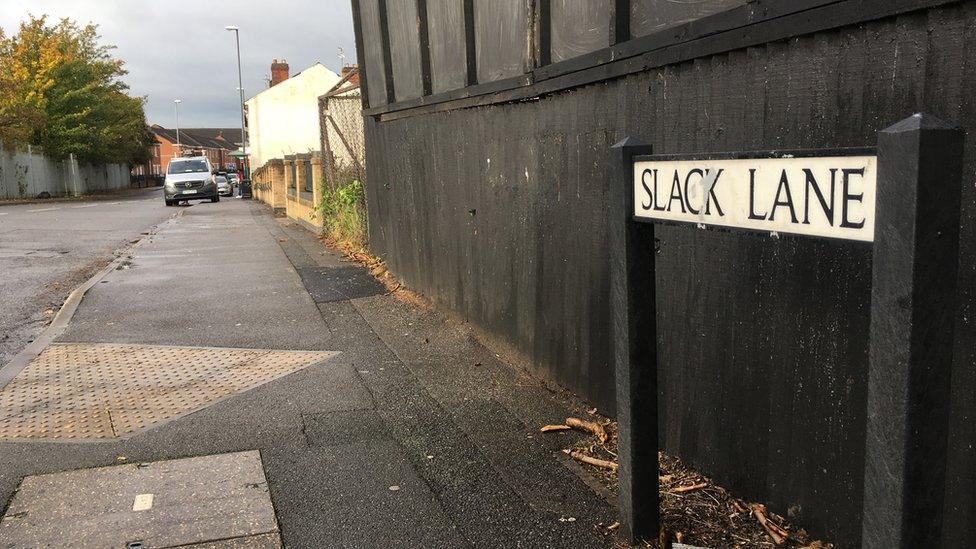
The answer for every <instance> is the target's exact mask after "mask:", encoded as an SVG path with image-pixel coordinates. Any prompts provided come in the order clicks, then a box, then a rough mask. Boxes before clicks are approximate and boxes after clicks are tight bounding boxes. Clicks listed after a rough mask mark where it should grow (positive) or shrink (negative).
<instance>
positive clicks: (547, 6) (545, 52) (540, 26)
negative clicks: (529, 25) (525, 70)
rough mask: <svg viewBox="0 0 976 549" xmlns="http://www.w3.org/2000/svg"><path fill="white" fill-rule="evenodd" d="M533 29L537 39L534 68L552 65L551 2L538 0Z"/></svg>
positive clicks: (550, 0)
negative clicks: (537, 49)
mask: <svg viewBox="0 0 976 549" xmlns="http://www.w3.org/2000/svg"><path fill="white" fill-rule="evenodd" d="M536 9H537V10H538V11H537V15H536V21H535V29H536V31H535V32H536V33H537V36H538V39H539V44H538V47H539V51H538V52H536V66H537V67H544V66H546V65H548V64H550V63H552V0H538V4H537V8H536Z"/></svg>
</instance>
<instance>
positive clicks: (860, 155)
mask: <svg viewBox="0 0 976 549" xmlns="http://www.w3.org/2000/svg"><path fill="white" fill-rule="evenodd" d="M836 152H838V151H830V152H827V153H826V154H825V153H824V152H818V151H794V152H769V153H759V154H756V153H751V154H740V155H736V154H727V155H699V156H695V157H692V156H686V155H685V156H678V155H655V156H645V157H638V158H636V159H635V162H634V175H633V178H634V179H633V192H634V200H633V204H634V211H633V215H634V217H635V218H636V219H637V220H638V221H642V220H647V221H650V220H654V221H670V222H678V223H693V224H696V225H698V226H701V227H706V226H720V227H734V228H740V229H747V230H752V231H761V232H766V233H772V234H780V233H792V234H801V235H809V236H819V237H828V238H839V239H845V240H859V241H865V242H871V241H873V240H874V209H875V208H874V206H875V197H876V195H875V192H876V188H875V186H876V183H877V158H876V157H875V156H874V154H873V153H872V152H871V151H870V150H867V149H854V150H848V151H844V150H842V151H840V152H841V154H835V153H836ZM845 153H847V154H845ZM815 155H816V156H815Z"/></svg>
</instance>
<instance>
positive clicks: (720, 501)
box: [539, 410, 833, 549]
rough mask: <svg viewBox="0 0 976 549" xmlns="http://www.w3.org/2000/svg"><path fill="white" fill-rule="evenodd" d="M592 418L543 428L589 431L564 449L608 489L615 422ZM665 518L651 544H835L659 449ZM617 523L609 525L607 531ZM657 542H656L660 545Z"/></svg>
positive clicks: (814, 548)
mask: <svg viewBox="0 0 976 549" xmlns="http://www.w3.org/2000/svg"><path fill="white" fill-rule="evenodd" d="M587 413H588V414H589V415H591V416H595V417H593V418H592V419H580V418H567V419H566V422H565V423H564V424H553V425H545V426H543V427H541V428H540V429H539V430H540V431H541V432H543V433H563V432H566V431H570V430H576V431H581V432H583V433H586V434H587V435H590V436H587V437H586V438H584V439H583V440H580V441H578V442H577V443H576V444H575V445H574V447H573V448H568V449H564V450H563V453H564V454H566V455H567V456H569V457H571V458H572V459H574V460H576V461H578V462H580V463H584V464H586V465H589V466H592V467H594V468H593V469H588V470H589V471H590V472H591V473H593V475H594V476H595V477H596V478H597V479H598V480H599V481H600V482H601V483H602V484H603V485H604V486H606V487H607V488H608V489H610V490H612V491H615V490H616V482H617V468H618V464H617V454H616V449H617V448H616V442H617V437H616V427H617V426H616V424H615V423H612V422H610V421H609V420H605V419H603V420H601V419H600V418H599V416H597V415H596V411H595V410H592V411H591V410H588V411H587ZM658 457H659V466H660V470H661V474H660V476H659V477H658V482H659V484H660V498H661V522H662V524H663V526H664V533H663V537H662V539H661V540H654V541H653V542H651V543H650V544H649V545H648V546H649V547H654V546H657V547H666V546H668V544H669V543H668V542H669V541H677V542H679V543H686V544H690V545H696V546H702V547H739V548H746V547H767V548H768V547H777V548H779V547H783V548H786V547H789V548H792V549H831V548H832V547H833V545H831V544H829V543H823V542H821V541H810V540H808V537H807V533H806V532H805V531H804V530H802V529H792V527H791V526H790V525H789V523H788V522H787V521H786V520H785V519H783V518H782V517H780V516H779V515H776V514H775V513H772V512H770V511H769V510H767V509H766V507H765V506H764V505H762V504H760V503H746V502H744V501H743V500H741V499H738V498H735V497H733V496H731V495H730V494H729V493H728V492H727V491H726V490H725V489H724V488H722V487H721V486H717V485H715V484H714V483H712V481H711V479H709V478H707V477H705V476H703V475H701V474H699V473H697V472H696V471H694V470H692V469H689V468H687V467H685V466H684V465H683V464H682V463H681V461H680V460H678V459H676V458H673V457H671V456H668V455H667V454H664V453H663V452H661V453H659V454H658ZM613 530H614V528H606V529H605V532H606V533H607V534H608V535H611V534H612V533H613ZM655 544H656V545H655Z"/></svg>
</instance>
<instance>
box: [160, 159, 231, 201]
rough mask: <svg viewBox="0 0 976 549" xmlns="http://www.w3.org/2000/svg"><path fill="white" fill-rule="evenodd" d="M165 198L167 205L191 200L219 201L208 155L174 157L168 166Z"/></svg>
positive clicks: (164, 190)
mask: <svg viewBox="0 0 976 549" xmlns="http://www.w3.org/2000/svg"><path fill="white" fill-rule="evenodd" d="M163 199H164V200H165V201H166V205H167V206H174V205H176V204H177V203H179V202H185V201H189V200H209V201H211V202H219V201H220V195H219V194H218V193H217V182H216V181H215V176H214V169H213V166H211V164H210V161H209V160H207V157H206V156H192V157H186V158H174V159H173V160H170V162H169V166H168V167H167V168H166V183H165V184H164V185H163Z"/></svg>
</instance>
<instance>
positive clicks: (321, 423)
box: [0, 201, 614, 547]
mask: <svg viewBox="0 0 976 549" xmlns="http://www.w3.org/2000/svg"><path fill="white" fill-rule="evenodd" d="M183 211H184V215H182V216H181V217H180V218H178V219H176V220H174V221H172V222H170V223H169V224H167V225H165V226H163V227H162V228H161V229H160V231H159V232H158V234H156V235H155V236H154V237H152V239H151V241H150V242H146V243H145V244H144V245H143V246H141V247H140V248H139V249H138V251H137V253H135V254H134V257H133V258H132V261H131V265H130V268H126V269H121V270H118V271H114V272H112V273H111V274H110V275H109V276H108V277H106V279H105V281H104V283H102V284H97V285H96V286H95V288H93V289H92V291H91V292H90V293H89V295H88V296H87V297H86V298H85V300H84V301H83V302H82V305H81V306H80V308H79V310H78V313H77V314H76V316H75V317H74V319H73V320H72V323H71V324H70V325H69V327H68V330H67V331H66V333H65V334H64V336H63V337H62V341H64V342H68V341H70V342H77V343H93V342H102V343H128V344H141V345H145V344H156V345H180V346H210V347H246V348H258V349H289V350H307V351H339V352H340V353H341V354H339V355H338V356H337V357H335V358H332V359H330V360H328V361H327V362H324V363H322V364H317V365H314V366H310V367H307V368H304V369H301V370H298V371H296V372H294V373H291V374H289V375H287V376H285V377H281V378H278V379H276V380H274V381H270V382H267V383H265V384H263V385H260V386H258V387H257V388H254V389H251V390H249V391H247V392H244V393H239V394H236V395H235V396H232V397H230V398H227V399H225V400H222V401H220V402H218V403H216V404H213V405H211V406H209V407H206V408H204V409H202V410H199V411H197V412H195V413H192V414H190V415H186V416H183V417H181V418H179V419H175V420H173V421H169V422H167V423H163V424H161V425H158V426H155V427H153V428H150V429H148V430H147V431H144V432H142V433H141V434H138V435H136V436H133V437H132V438H129V439H125V440H118V439H110V440H107V441H104V442H96V443H81V444H65V443H54V442H37V441H34V442H19V441H18V442H13V441H3V440H0V502H4V506H5V507H6V505H9V498H10V496H11V495H12V494H13V492H14V490H15V489H16V486H17V484H18V483H19V481H20V479H21V478H22V477H24V476H26V475H32V474H37V473H46V472H54V471H62V470H68V469H76V468H82V467H93V466H102V465H111V464H115V463H117V462H118V460H119V456H124V457H125V459H126V461H128V462H132V461H155V460H160V459H169V458H178V457H186V456H197V455H206V454H215V453H223V452H232V451H245V450H260V452H261V458H262V461H263V463H264V468H265V472H266V475H267V479H268V483H269V487H270V492H271V496H272V500H273V503H274V507H275V511H276V514H277V517H278V521H279V524H280V529H281V533H282V539H283V541H284V543H285V545H286V546H289V547H598V546H609V545H612V540H611V538H610V537H609V536H608V535H607V534H606V533H605V531H604V530H602V529H601V528H598V527H597V525H598V524H599V523H602V524H608V523H610V522H612V521H613V520H614V511H613V508H612V506H611V504H610V503H608V502H607V501H606V500H605V499H604V498H603V497H602V496H601V495H599V494H598V493H597V492H596V491H594V490H593V489H591V488H590V487H589V486H588V485H587V482H585V480H587V478H586V475H585V473H583V472H582V471H581V470H579V469H578V468H575V467H573V466H571V465H570V466H567V465H566V464H565V463H564V461H563V460H562V459H561V455H560V454H559V449H560V448H563V447H567V446H569V445H570V444H571V443H572V441H573V440H574V439H573V437H574V436H575V435H573V434H564V435H540V434H539V433H538V427H539V426H540V425H542V424H546V423H558V422H561V421H562V420H563V419H564V418H565V417H566V416H567V415H571V414H574V413H578V411H576V409H574V407H575V406H579V405H580V404H581V403H576V402H571V401H565V400H563V399H562V398H560V397H559V395H556V394H554V393H551V392H550V391H548V390H547V389H546V388H545V387H543V386H542V385H541V384H540V383H538V382H536V381H534V380H532V379H531V378H530V377H528V376H525V375H521V374H519V372H517V371H516V370H514V369H513V368H511V367H510V366H508V365H506V364H503V363H502V362H500V361H499V360H498V359H497V358H496V357H495V356H494V355H493V354H492V353H491V352H489V351H488V350H486V349H485V348H483V347H482V346H480V345H479V344H478V343H477V342H476V341H475V340H474V339H473V338H471V337H470V335H469V334H468V333H467V332H465V331H464V330H463V329H462V327H459V326H457V325H455V324H453V323H452V322H450V321H447V320H445V319H444V318H442V317H440V316H439V315H437V314H435V313H433V312H431V311H426V310H420V309H417V308H414V307H411V306H408V305H407V304H405V303H403V302H400V301H398V300H397V299H395V298H393V297H391V296H387V295H385V294H384V292H383V289H382V287H381V286H379V285H378V284H377V283H375V281H373V280H372V278H371V277H370V276H369V275H368V273H367V272H366V271H365V270H363V269H360V268H358V267H354V266H352V265H350V264H348V263H345V262H342V261H340V258H339V257H338V256H336V255H335V254H333V253H332V252H328V251H326V250H325V249H324V248H323V247H322V245H321V244H320V243H319V242H318V241H317V240H315V239H314V238H313V237H312V236H311V235H310V234H309V233H307V232H305V231H303V230H302V229H300V228H298V227H297V226H294V225H292V224H291V223H290V222H287V221H282V220H277V219H274V218H272V217H271V215H270V212H269V211H268V210H266V209H265V208H263V207H262V206H260V205H258V204H253V203H250V202H244V201H226V202H221V203H218V204H201V205H195V206H193V207H190V208H187V209H185V210H183Z"/></svg>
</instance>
